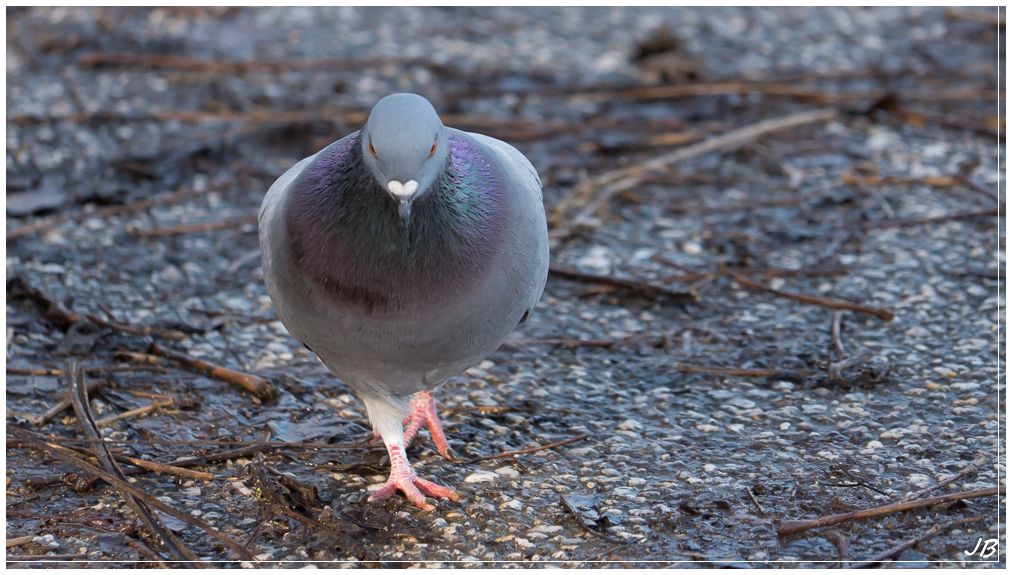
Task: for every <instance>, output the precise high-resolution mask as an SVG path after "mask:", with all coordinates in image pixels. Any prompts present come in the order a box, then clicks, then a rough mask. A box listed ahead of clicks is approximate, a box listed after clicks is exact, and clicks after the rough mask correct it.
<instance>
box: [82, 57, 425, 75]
mask: <svg viewBox="0 0 1012 575" xmlns="http://www.w3.org/2000/svg"><path fill="white" fill-rule="evenodd" d="M77 64H78V65H79V66H81V67H82V68H94V67H98V66H135V67H139V68H153V69H160V70H165V69H168V70H189V71H194V72H217V73H220V74H236V73H243V72H290V71H298V72H321V71H328V72H334V71H341V70H360V69H362V68H367V67H369V68H373V67H381V66H388V65H394V66H417V65H427V64H428V61H427V60H423V59H419V58H394V57H382V58H349V59H346V60H276V61H268V60H223V59H213V58H187V57H184V56H166V55H162V54H133V53H123V52H88V53H87V54H84V55H83V56H81V57H80V58H78V60H77Z"/></svg>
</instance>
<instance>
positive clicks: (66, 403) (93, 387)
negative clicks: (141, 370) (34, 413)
mask: <svg viewBox="0 0 1012 575" xmlns="http://www.w3.org/2000/svg"><path fill="white" fill-rule="evenodd" d="M7 371H8V373H9V372H10V368H8V369H7ZM60 371H63V370H60ZM85 373H88V372H87V370H85ZM106 385H108V383H107V382H105V381H94V382H92V383H89V384H88V395H91V394H93V393H96V392H98V390H100V389H102V388H103V387H105V386H106ZM73 404H74V403H73V402H72V401H71V400H70V394H67V398H66V399H64V400H62V401H60V403H57V404H56V405H54V406H53V407H52V408H50V409H49V410H48V411H46V412H45V413H43V414H42V415H40V416H39V417H38V419H36V420H35V426H36V427H42V426H43V425H45V424H47V423H49V422H50V421H52V419H53V418H54V417H56V416H57V415H59V414H61V413H63V411H64V410H65V409H67V408H69V407H70V406H71V405H73Z"/></svg>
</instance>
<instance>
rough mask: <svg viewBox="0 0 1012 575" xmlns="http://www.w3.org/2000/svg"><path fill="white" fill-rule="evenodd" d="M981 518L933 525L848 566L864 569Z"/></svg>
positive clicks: (980, 516)
mask: <svg viewBox="0 0 1012 575" xmlns="http://www.w3.org/2000/svg"><path fill="white" fill-rule="evenodd" d="M983 520H984V516H983V515H978V516H976V517H970V518H968V519H960V520H958V521H952V522H950V523H946V524H945V525H935V526H933V527H932V528H931V529H928V530H927V531H926V532H924V533H923V534H921V535H918V536H917V537H914V538H913V539H911V540H909V541H905V542H903V543H901V544H899V545H897V546H896V547H893V548H892V549H890V550H888V551H885V552H883V553H879V554H878V555H876V556H874V557H872V558H871V559H869V560H867V561H863V562H861V563H854V564H852V565H850V566H849V567H850V568H851V569H865V568H868V567H874V566H875V565H876V564H878V563H881V562H882V561H885V560H886V559H891V558H893V557H895V556H897V555H899V554H900V553H903V552H904V551H906V550H907V549H910V548H911V547H914V546H915V545H919V544H921V543H924V542H925V541H927V540H929V539H931V538H933V537H934V536H936V535H938V534H939V533H943V532H945V531H948V530H949V529H952V528H953V527H958V526H960V525H966V524H967V523H977V522H978V521H983Z"/></svg>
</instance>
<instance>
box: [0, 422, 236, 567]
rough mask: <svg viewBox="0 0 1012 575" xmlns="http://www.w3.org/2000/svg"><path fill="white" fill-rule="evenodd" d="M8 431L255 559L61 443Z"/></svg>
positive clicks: (198, 521)
mask: <svg viewBox="0 0 1012 575" xmlns="http://www.w3.org/2000/svg"><path fill="white" fill-rule="evenodd" d="M7 431H8V433H12V434H14V435H15V436H20V439H22V440H23V441H25V442H26V443H29V444H31V445H32V446H34V447H36V448H38V449H43V450H46V451H49V452H50V453H52V454H53V455H54V456H56V457H58V458H59V459H62V460H64V461H66V462H67V463H69V464H71V465H74V466H76V467H78V468H80V469H82V470H84V471H87V472H88V473H91V474H94V475H97V476H98V477H100V478H101V479H102V480H104V481H106V482H107V483H109V484H111V485H112V486H114V487H115V488H117V489H119V490H120V491H125V492H127V493H129V494H131V495H133V496H134V497H136V498H138V499H140V500H142V501H143V502H144V503H146V504H147V505H149V506H151V507H154V508H156V509H158V510H159V511H162V512H164V513H165V514H167V515H171V516H173V517H175V518H176V519H179V520H181V521H183V522H185V523H188V524H190V525H195V526H197V527H199V528H200V529H203V530H204V531H205V532H207V533H208V534H209V535H210V536H211V537H213V538H214V539H216V540H217V541H219V542H221V543H222V544H224V545H225V546H226V547H228V548H229V549H231V550H232V551H233V552H235V553H236V554H237V555H238V556H239V557H240V558H241V559H243V560H244V561H252V560H253V557H252V556H251V555H250V554H249V553H248V552H247V551H246V550H245V549H243V548H242V547H241V546H240V545H238V544H237V543H236V542H235V541H232V540H231V539H229V538H228V537H226V536H225V535H223V534H222V533H220V532H219V531H218V530H217V529H215V528H214V527H212V526H211V525H209V524H208V523H207V522H205V521H204V520H202V519H199V518H197V517H194V516H192V515H190V514H189V513H184V512H182V511H179V510H178V509H176V508H174V507H172V506H170V505H167V504H165V503H163V502H162V501H160V500H158V499H155V498H154V497H151V496H150V495H148V494H147V493H144V492H143V491H141V490H140V489H137V488H136V487H134V486H133V485H131V484H129V483H127V482H126V481H123V480H121V479H119V478H117V477H116V476H115V475H113V474H111V473H107V472H105V471H103V470H102V469H100V468H98V467H96V466H94V465H92V464H91V463H88V462H87V461H85V460H84V459H82V458H81V457H79V456H78V455H77V454H75V453H74V452H73V451H72V450H70V449H67V448H65V447H61V446H59V445H55V444H51V443H45V442H42V441H39V440H37V439H35V438H33V437H32V436H31V435H30V434H28V433H25V430H22V429H20V428H17V427H14V426H10V425H8V426H7Z"/></svg>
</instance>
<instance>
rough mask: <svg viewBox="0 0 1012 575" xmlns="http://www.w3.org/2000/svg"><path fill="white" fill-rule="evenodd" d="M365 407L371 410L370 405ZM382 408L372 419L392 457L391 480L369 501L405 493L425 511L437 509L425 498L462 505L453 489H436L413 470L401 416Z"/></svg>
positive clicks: (371, 496) (373, 414)
mask: <svg viewBox="0 0 1012 575" xmlns="http://www.w3.org/2000/svg"><path fill="white" fill-rule="evenodd" d="M366 405H367V407H370V408H371V407H372V406H370V405H369V403H368V402H366ZM377 407H379V406H377ZM383 407H386V409H382V408H381V409H378V410H373V409H370V410H369V411H370V416H372V418H373V425H374V426H375V427H376V430H377V431H379V433H380V435H382V436H383V443H384V444H386V447H387V453H388V454H389V455H390V478H389V479H387V481H386V483H384V484H383V485H382V486H380V487H379V488H378V489H376V490H374V491H373V492H372V494H371V495H369V501H379V500H382V499H386V498H388V497H390V496H392V495H393V494H394V493H396V492H397V490H400V491H403V492H404V495H405V496H407V498H408V501H410V502H411V503H412V504H414V505H415V507H418V508H420V509H424V510H425V511H432V510H433V509H435V507H434V506H432V505H430V504H428V503H426V501H425V495H428V496H430V497H446V498H448V499H452V500H453V501H459V500H460V498H459V497H458V496H457V494H456V492H454V490H453V488H451V487H443V486H442V485H437V484H435V483H433V482H431V481H428V480H426V479H422V478H421V477H418V476H417V475H415V470H414V469H412V468H411V465H410V464H409V463H408V457H407V454H406V453H404V429H403V428H402V427H401V422H400V415H399V414H397V413H395V412H394V411H393V410H390V409H389V406H383ZM401 413H403V412H401ZM423 494H424V495H423Z"/></svg>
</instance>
